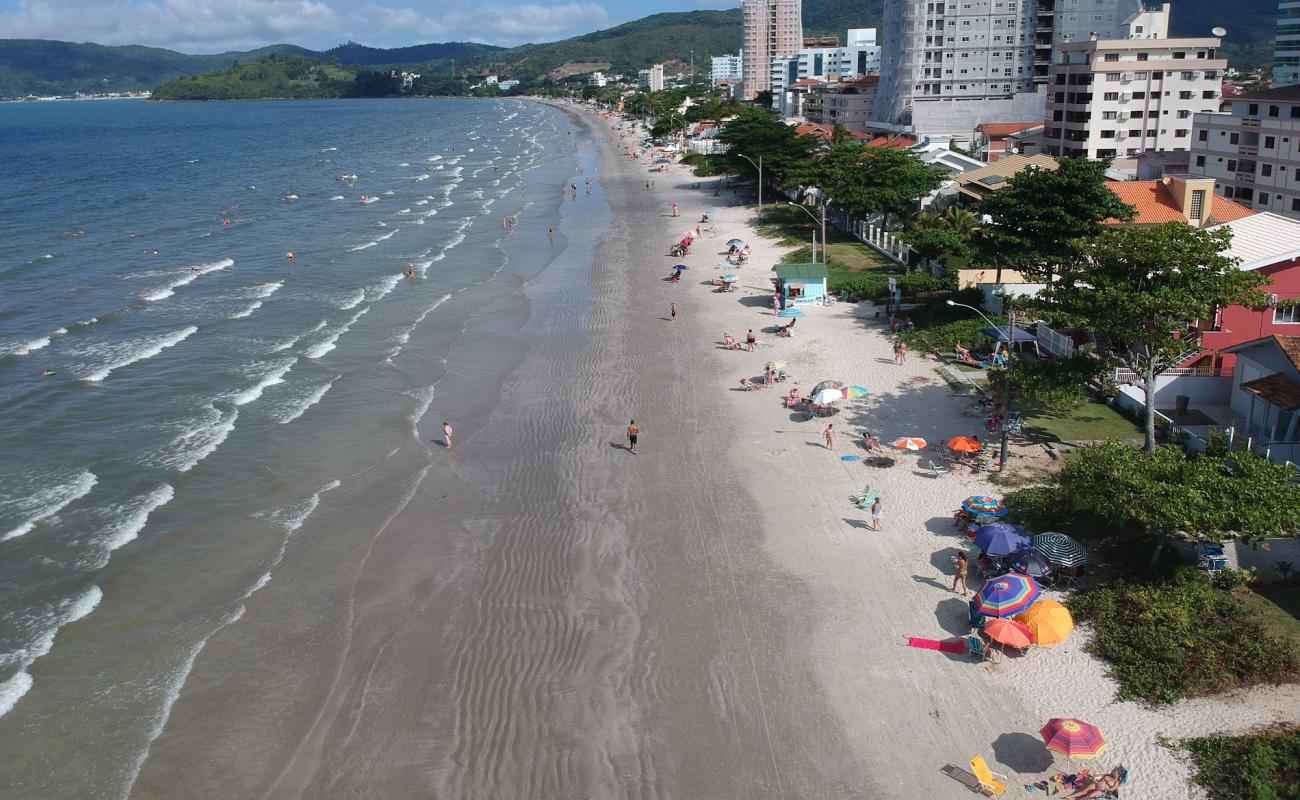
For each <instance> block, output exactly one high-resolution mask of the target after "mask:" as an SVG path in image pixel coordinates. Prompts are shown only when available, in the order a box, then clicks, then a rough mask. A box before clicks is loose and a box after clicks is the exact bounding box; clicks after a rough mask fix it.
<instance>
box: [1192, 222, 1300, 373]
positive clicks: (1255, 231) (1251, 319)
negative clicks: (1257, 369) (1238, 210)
mask: <svg viewBox="0 0 1300 800" xmlns="http://www.w3.org/2000/svg"><path fill="white" fill-rule="evenodd" d="M1223 227H1226V228H1230V229H1232V246H1231V247H1230V248H1228V251H1227V255H1228V256H1230V257H1232V258H1236V259H1239V261H1238V264H1237V268H1238V269H1246V270H1258V271H1259V272H1261V273H1263V274H1264V275H1267V276H1268V278H1269V279H1270V280H1271V281H1272V284H1271V285H1270V286H1267V287H1265V288H1264V291H1266V292H1268V293H1270V294H1271V295H1272V297H1273V298H1275V302H1274V303H1273V304H1272V305H1270V306H1269V307H1267V308H1246V307H1244V306H1228V307H1226V308H1222V309H1219V312H1218V313H1217V314H1216V315H1215V317H1214V320H1213V321H1212V324H1211V325H1210V326H1209V327H1207V328H1205V329H1204V330H1202V331H1201V344H1200V352H1199V353H1198V354H1197V355H1196V356H1194V357H1193V358H1190V359H1188V360H1187V361H1186V362H1184V363H1183V364H1182V365H1181V366H1201V367H1220V368H1222V369H1223V370H1231V369H1233V367H1234V366H1235V362H1236V355H1235V354H1234V353H1226V352H1223V351H1224V350H1226V349H1228V348H1231V347H1234V346H1236V345H1239V344H1242V343H1244V342H1249V341H1253V340H1255V339H1260V338H1263V337H1267V336H1274V335H1277V336H1283V337H1296V336H1300V304H1298V305H1288V301H1294V302H1297V303H1300V220H1296V219H1291V218H1290V217H1284V216H1282V215H1280V214H1274V213H1271V212H1264V213H1262V214H1254V215H1252V216H1249V217H1244V218H1242V219H1238V220H1235V221H1233V222H1229V223H1226V224H1225V225H1224V226H1223Z"/></svg>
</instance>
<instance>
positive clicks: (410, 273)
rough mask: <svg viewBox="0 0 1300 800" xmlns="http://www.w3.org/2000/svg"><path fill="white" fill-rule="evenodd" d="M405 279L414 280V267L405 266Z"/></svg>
mask: <svg viewBox="0 0 1300 800" xmlns="http://www.w3.org/2000/svg"><path fill="white" fill-rule="evenodd" d="M406 277H408V278H410V279H411V280H415V267H414V266H412V265H410V264H407V265H406Z"/></svg>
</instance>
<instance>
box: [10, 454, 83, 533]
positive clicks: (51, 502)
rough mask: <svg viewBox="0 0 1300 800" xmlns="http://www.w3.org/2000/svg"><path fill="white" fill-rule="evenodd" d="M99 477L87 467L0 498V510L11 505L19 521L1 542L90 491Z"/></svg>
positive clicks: (50, 515) (29, 530) (29, 528)
mask: <svg viewBox="0 0 1300 800" xmlns="http://www.w3.org/2000/svg"><path fill="white" fill-rule="evenodd" d="M98 482H99V478H97V477H96V476H95V473H93V472H91V471H90V470H88V469H82V470H79V471H77V472H75V473H73V474H72V475H68V476H64V477H62V478H61V479H60V480H58V481H57V482H54V483H53V485H50V486H45V487H43V488H39V489H36V490H35V491H31V492H26V493H23V494H21V495H20V496H17V497H13V498H9V499H6V500H4V501H2V502H0V512H5V511H9V510H10V509H13V510H14V511H16V512H17V516H18V518H19V519H21V520H22V521H21V522H19V523H18V524H17V525H16V526H14V527H13V528H10V529H9V531H7V532H6V533H5V534H4V535H3V536H0V542H7V541H9V540H10V539H16V538H18V537H19V536H24V535H26V534H28V533H30V532H31V530H32V529H33V528H35V527H36V526H37V525H38V524H39V523H41V522H42V521H43V520H46V519H49V518H50V517H52V516H54V515H55V514H57V513H59V512H60V511H62V510H63V509H65V508H67V507H68V506H70V505H72V504H73V503H75V502H77V501H78V500H80V499H81V498H83V497H85V496H86V495H88V494H90V492H91V490H92V489H94V488H95V484H96V483H98Z"/></svg>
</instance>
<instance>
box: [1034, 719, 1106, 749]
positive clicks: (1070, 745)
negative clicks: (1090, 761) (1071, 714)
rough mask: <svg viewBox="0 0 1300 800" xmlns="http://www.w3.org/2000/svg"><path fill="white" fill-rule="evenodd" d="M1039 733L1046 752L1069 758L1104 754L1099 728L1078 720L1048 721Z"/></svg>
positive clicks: (1104, 743) (1104, 745) (1103, 738)
mask: <svg viewBox="0 0 1300 800" xmlns="http://www.w3.org/2000/svg"><path fill="white" fill-rule="evenodd" d="M1039 733H1040V735H1041V736H1042V737H1043V743H1044V744H1046V745H1047V749H1048V750H1055V751H1056V752H1058V753H1060V754H1061V755H1064V756H1067V757H1069V758H1096V757H1098V756H1100V755H1101V754H1102V753H1104V752H1106V737H1105V736H1103V735H1102V732H1101V728H1098V727H1097V726H1096V725H1093V724H1092V723H1089V722H1084V721H1083V720H1080V719H1050V720H1048V721H1047V724H1046V725H1044V726H1043V729H1042V730H1041V731H1040V732H1039Z"/></svg>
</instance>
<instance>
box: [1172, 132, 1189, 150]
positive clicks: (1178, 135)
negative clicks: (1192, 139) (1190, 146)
mask: <svg viewBox="0 0 1300 800" xmlns="http://www.w3.org/2000/svg"><path fill="white" fill-rule="evenodd" d="M1190 133H1191V131H1189V130H1187V129H1186V128H1178V129H1176V130H1175V131H1174V136H1177V137H1178V138H1180V139H1181V138H1183V137H1184V136H1187V135H1188V134H1190ZM1178 149H1179V150H1182V149H1183V148H1181V147H1180V148H1178Z"/></svg>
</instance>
